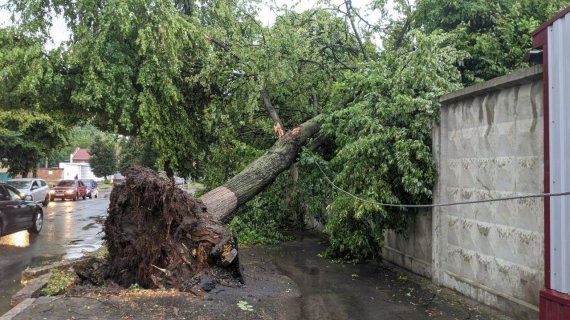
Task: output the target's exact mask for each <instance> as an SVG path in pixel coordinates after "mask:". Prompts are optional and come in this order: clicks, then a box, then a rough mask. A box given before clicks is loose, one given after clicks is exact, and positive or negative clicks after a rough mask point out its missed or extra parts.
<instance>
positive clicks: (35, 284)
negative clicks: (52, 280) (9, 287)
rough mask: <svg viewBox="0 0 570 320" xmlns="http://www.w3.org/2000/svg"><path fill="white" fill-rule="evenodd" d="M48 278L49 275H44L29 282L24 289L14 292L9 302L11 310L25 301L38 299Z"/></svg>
mask: <svg viewBox="0 0 570 320" xmlns="http://www.w3.org/2000/svg"><path fill="white" fill-rule="evenodd" d="M49 277H50V274H49V273H48V274H44V275H42V276H40V277H38V278H36V279H33V280H31V281H30V282H29V283H28V284H27V285H26V286H25V287H23V288H22V289H21V290H20V291H18V292H16V294H15V295H13V296H12V300H11V301H10V305H11V306H12V308H15V307H16V306H18V305H19V304H20V303H22V302H23V301H24V300H26V299H29V298H37V297H39V295H40V291H41V290H42V289H43V287H45V286H46V285H47V283H48V280H49Z"/></svg>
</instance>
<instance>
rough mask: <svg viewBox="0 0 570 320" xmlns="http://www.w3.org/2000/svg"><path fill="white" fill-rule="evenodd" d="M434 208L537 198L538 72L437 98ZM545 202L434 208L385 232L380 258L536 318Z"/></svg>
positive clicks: (539, 164)
mask: <svg viewBox="0 0 570 320" xmlns="http://www.w3.org/2000/svg"><path fill="white" fill-rule="evenodd" d="M441 103H442V107H441V111H440V114H441V121H440V124H439V126H437V127H436V128H434V134H433V152H434V156H435V158H436V162H437V166H438V173H439V177H438V182H437V184H436V186H435V187H434V203H448V202H461V201H469V200H480V199H491V198H499V197H508V196H516V195H525V194H531V193H542V192H543V190H544V189H543V181H544V179H543V177H544V158H543V154H544V151H543V135H544V130H543V117H542V111H543V107H542V68H541V67H540V66H536V67H532V68H529V69H525V70H521V71H518V72H515V73H512V74H510V75H507V76H504V77H499V78H496V79H492V80H490V81H487V82H485V83H481V84H478V85H475V86H472V87H469V88H465V89H463V90H460V91H457V92H454V93H451V94H448V95H446V96H444V97H442V98H441ZM543 217H544V202H543V199H542V198H532V199H524V200H511V201H504V202H491V203H480V204H470V205H460V206H451V207H439V208H434V209H433V210H431V211H425V212H423V213H421V214H419V215H418V216H417V218H416V220H415V222H414V224H412V225H411V226H410V228H409V231H408V233H407V237H404V236H402V235H397V234H395V233H394V232H392V231H387V232H386V234H385V246H384V249H383V251H382V256H383V257H384V259H386V260H388V261H391V262H393V263H395V264H398V265H400V266H403V267H405V268H407V269H410V270H412V271H414V272H416V273H419V274H422V275H424V276H427V277H431V278H432V279H433V281H434V282H435V283H436V284H439V285H442V286H446V287H450V288H452V289H455V290H457V291H459V292H461V293H463V294H465V295H467V296H469V297H471V298H474V299H475V300H478V301H480V302H483V303H485V304H488V305H490V306H493V307H496V308H498V309H500V310H503V311H505V312H507V313H509V314H512V315H514V316H515V317H516V318H517V319H534V318H537V317H538V303H539V291H540V290H541V289H542V288H543V287H544V232H543V231H544V218H543Z"/></svg>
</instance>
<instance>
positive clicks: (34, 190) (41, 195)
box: [7, 178, 49, 207]
mask: <svg viewBox="0 0 570 320" xmlns="http://www.w3.org/2000/svg"><path fill="white" fill-rule="evenodd" d="M7 183H8V184H9V185H11V186H12V187H14V188H16V189H18V192H20V195H21V196H22V198H26V197H27V198H26V199H27V200H29V201H35V202H37V203H41V204H42V205H43V206H44V207H45V206H47V204H48V202H49V186H48V184H47V183H46V182H45V181H44V180H42V179H36V178H23V179H12V180H8V181H7Z"/></svg>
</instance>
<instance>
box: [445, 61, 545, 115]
mask: <svg viewBox="0 0 570 320" xmlns="http://www.w3.org/2000/svg"><path fill="white" fill-rule="evenodd" d="M537 79H542V65H536V66H533V67H530V68H526V69H520V70H517V71H515V72H513V73H510V74H507V75H505V76H502V77H497V78H494V79H491V80H488V81H485V82H482V83H478V84H475V85H472V86H470V87H467V88H463V89H461V90H458V91H454V92H451V93H448V94H446V95H444V96H442V97H441V98H439V102H440V103H441V104H442V105H443V106H445V105H448V104H451V103H453V102H456V101H458V100H463V99H466V98H470V97H475V96H479V95H483V94H486V93H488V92H491V91H498V90H501V89H505V88H510V87H514V86H516V85H520V84H524V83H529V82H531V81H534V80H537Z"/></svg>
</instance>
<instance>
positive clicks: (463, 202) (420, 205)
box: [315, 162, 570, 208]
mask: <svg viewBox="0 0 570 320" xmlns="http://www.w3.org/2000/svg"><path fill="white" fill-rule="evenodd" d="M315 164H316V165H317V167H319V170H320V171H321V173H322V174H323V176H324V177H325V179H326V180H327V182H328V183H329V184H330V185H331V186H332V187H333V188H334V189H336V190H338V191H340V192H342V193H344V194H346V195H349V196H351V197H352V198H354V199H356V200H358V201H361V202H365V203H370V204H375V205H378V206H382V207H396V208H436V207H449V206H457V205H462V204H473V203H485V202H497V201H507V200H518V199H529V198H544V197H560V196H567V195H570V191H566V192H557V193H535V194H527V195H523V196H512V197H504V198H495V199H485V200H472V201H462V202H448V203H438V204H392V203H381V202H376V201H373V200H368V199H364V198H361V197H359V196H357V195H354V194H352V193H350V192H348V191H346V190H344V189H342V188H340V187H339V186H337V185H336V184H334V183H333V182H332V180H331V179H329V177H328V176H327V174H326V173H325V172H324V171H323V169H322V168H321V166H320V165H319V164H318V163H317V162H315Z"/></svg>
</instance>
